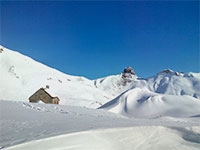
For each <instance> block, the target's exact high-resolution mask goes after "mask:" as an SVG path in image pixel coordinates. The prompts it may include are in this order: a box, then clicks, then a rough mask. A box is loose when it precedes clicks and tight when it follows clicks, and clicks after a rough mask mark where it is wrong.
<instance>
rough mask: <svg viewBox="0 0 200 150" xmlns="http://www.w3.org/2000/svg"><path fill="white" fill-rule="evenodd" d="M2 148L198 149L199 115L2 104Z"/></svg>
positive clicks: (6, 102)
mask: <svg viewBox="0 0 200 150" xmlns="http://www.w3.org/2000/svg"><path fill="white" fill-rule="evenodd" d="M0 106H1V108H0V114H1V115H0V149H1V148H3V149H8V150H27V149H28V150H36V149H37V150H50V149H52V150H59V149H62V150H74V149H75V150H94V149H97V150H102V149H103V150H115V149H116V150H122V149H123V150H130V149H141V150H146V149H154V150H160V149H166V150H167V149H178V150H182V149H185V150H186V149H194V150H197V149H199V148H200V119H199V117H200V116H196V117H188V118H173V117H160V118H155V119H136V118H127V117H123V116H120V115H117V114H114V113H110V112H107V111H105V110H100V109H89V108H83V107H77V106H64V105H53V104H40V103H27V102H16V101H3V100H0Z"/></svg>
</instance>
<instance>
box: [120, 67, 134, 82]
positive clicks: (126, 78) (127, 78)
mask: <svg viewBox="0 0 200 150" xmlns="http://www.w3.org/2000/svg"><path fill="white" fill-rule="evenodd" d="M133 75H135V72H134V70H133V68H132V67H127V68H125V69H124V71H123V72H122V83H123V84H122V85H124V86H125V85H126V84H127V83H129V82H131V81H132V77H133Z"/></svg>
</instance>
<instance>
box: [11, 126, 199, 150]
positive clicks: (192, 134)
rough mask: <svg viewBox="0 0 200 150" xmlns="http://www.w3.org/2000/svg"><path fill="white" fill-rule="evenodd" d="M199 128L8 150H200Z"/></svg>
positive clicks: (114, 133)
mask: <svg viewBox="0 0 200 150" xmlns="http://www.w3.org/2000/svg"><path fill="white" fill-rule="evenodd" d="M199 148H200V127H192V128H167V127H161V126H148V127H147V126H145V127H131V128H114V129H104V130H92V131H86V132H78V133H72V134H66V135H60V136H56V137H50V138H47V139H41V140H37V141H33V142H28V143H25V144H20V145H17V146H13V147H10V148H8V149H7V150H27V149H29V150H36V149H42V150H50V149H51V150H61V149H62V150H64V149H65V150H94V149H95V150H133V149H139V150H150V149H153V150H161V149H162V150H169V149H176V150H189V149H190V150H199Z"/></svg>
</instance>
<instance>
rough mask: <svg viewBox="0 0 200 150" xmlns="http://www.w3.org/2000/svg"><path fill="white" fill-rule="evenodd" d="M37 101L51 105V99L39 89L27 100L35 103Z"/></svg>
mask: <svg viewBox="0 0 200 150" xmlns="http://www.w3.org/2000/svg"><path fill="white" fill-rule="evenodd" d="M38 100H42V101H43V102H44V103H52V97H51V96H50V95H49V94H47V93H46V92H45V91H44V89H39V90H38V91H37V92H36V93H34V94H33V95H32V96H31V97H30V98H29V101H30V102H37V101H38Z"/></svg>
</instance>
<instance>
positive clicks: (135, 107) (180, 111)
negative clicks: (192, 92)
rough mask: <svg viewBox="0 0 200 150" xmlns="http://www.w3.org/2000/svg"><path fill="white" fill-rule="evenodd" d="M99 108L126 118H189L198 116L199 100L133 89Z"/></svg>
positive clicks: (199, 109)
mask: <svg viewBox="0 0 200 150" xmlns="http://www.w3.org/2000/svg"><path fill="white" fill-rule="evenodd" d="M100 108H104V109H107V110H110V111H111V112H114V113H118V114H122V115H125V116H128V117H139V118H157V117H161V116H172V117H190V116H195V115H199V114H200V100H198V99H196V98H193V97H191V96H188V95H183V96H177V95H166V94H158V93H155V92H151V91H149V90H148V89H141V88H134V89H131V90H129V91H127V92H124V93H123V94H121V95H120V96H118V97H117V98H115V99H114V100H112V101H110V102H108V103H106V104H104V105H103V106H101V107H100Z"/></svg>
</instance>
